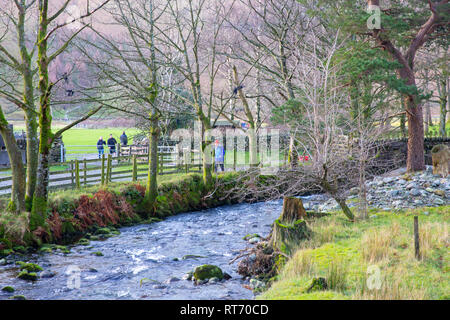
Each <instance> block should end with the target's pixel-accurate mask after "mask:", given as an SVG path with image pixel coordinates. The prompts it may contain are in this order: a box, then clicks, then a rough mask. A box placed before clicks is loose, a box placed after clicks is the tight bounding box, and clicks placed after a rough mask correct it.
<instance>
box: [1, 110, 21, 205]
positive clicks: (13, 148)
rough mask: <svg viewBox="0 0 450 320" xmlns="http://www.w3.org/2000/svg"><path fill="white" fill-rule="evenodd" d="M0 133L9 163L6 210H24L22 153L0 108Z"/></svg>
mask: <svg viewBox="0 0 450 320" xmlns="http://www.w3.org/2000/svg"><path fill="white" fill-rule="evenodd" d="M0 134H1V135H2V137H3V141H4V142H5V147H6V150H7V151H8V156H9V162H10V163H11V175H12V185H11V202H10V203H9V205H8V210H10V211H12V212H18V213H20V212H24V211H25V169H24V166H23V162H22V153H21V151H20V149H19V148H18V147H17V142H16V139H15V137H14V132H13V130H12V129H11V128H9V127H8V122H7V121H6V119H5V117H4V114H3V111H2V110H1V109H0Z"/></svg>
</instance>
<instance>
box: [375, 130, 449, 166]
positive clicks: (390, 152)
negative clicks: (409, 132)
mask: <svg viewBox="0 0 450 320" xmlns="http://www.w3.org/2000/svg"><path fill="white" fill-rule="evenodd" d="M383 142H384V145H383V148H382V149H381V150H380V156H379V157H378V159H377V161H379V163H380V166H383V165H386V166H389V167H390V169H397V168H400V167H404V166H406V156H407V150H408V139H395V140H387V141H383ZM438 144H445V145H447V146H449V147H450V138H442V137H436V138H425V141H424V149H425V163H426V164H427V165H432V161H431V149H433V147H434V146H435V145H438Z"/></svg>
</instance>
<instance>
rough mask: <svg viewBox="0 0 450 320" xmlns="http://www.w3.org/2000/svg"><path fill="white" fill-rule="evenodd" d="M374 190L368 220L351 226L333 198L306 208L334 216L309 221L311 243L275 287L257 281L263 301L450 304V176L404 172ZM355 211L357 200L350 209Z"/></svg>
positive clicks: (371, 186) (376, 182)
mask: <svg viewBox="0 0 450 320" xmlns="http://www.w3.org/2000/svg"><path fill="white" fill-rule="evenodd" d="M367 188H368V190H367V191H368V200H369V219H364V220H356V221H355V222H349V221H348V220H346V219H344V218H343V217H342V214H341V213H340V210H339V209H338V206H337V204H336V203H334V200H332V199H329V200H327V201H324V202H322V203H321V204H315V205H314V204H313V205H312V206H311V204H309V203H306V204H305V207H306V208H308V209H310V208H312V209H315V210H318V211H325V212H329V213H331V215H328V216H324V217H322V218H320V219H316V220H312V221H308V226H309V227H310V228H311V230H312V237H311V238H310V239H306V240H304V241H301V242H300V243H299V244H298V248H297V250H296V251H295V253H294V254H293V255H292V256H291V257H290V259H289V260H288V261H287V263H286V264H285V265H284V266H283V268H281V271H280V272H279V274H278V275H277V276H276V277H275V278H274V279H272V281H271V282H270V283H268V284H264V283H261V282H256V281H254V286H255V287H256V289H257V290H258V291H260V292H262V294H261V295H260V296H258V299H276V300H278V299H282V300H293V299H295V300H310V299H320V300H322V299H333V300H335V299H339V300H340V299H369V300H374V299H375V300H376V299H380V300H408V299H414V300H416V299H420V300H430V299H444V300H448V299H450V297H449V295H448V293H449V292H450V276H449V272H448V271H449V265H450V253H449V250H448V247H449V245H450V242H449V241H450V238H449V235H448V226H449V222H450V177H447V178H441V177H439V176H434V175H433V174H432V171H431V168H430V167H428V168H427V170H426V171H424V172H418V173H414V174H406V173H405V172H404V170H402V169H399V170H396V171H394V172H390V173H388V174H386V175H383V176H380V177H376V178H375V179H373V180H372V181H368V182H367ZM357 191H358V190H357V189H356V188H355V189H352V190H350V194H352V193H353V194H355V193H357ZM356 205H357V196H356V195H353V196H350V201H349V206H351V207H353V208H356ZM414 216H418V221H419V248H420V258H419V259H418V258H417V257H416V256H415V245H414V232H413V230H414V220H413V218H414Z"/></svg>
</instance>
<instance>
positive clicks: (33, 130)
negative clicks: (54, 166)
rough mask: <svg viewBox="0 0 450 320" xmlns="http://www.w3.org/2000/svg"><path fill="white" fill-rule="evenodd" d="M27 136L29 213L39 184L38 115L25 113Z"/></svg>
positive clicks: (27, 201) (27, 198)
mask: <svg viewBox="0 0 450 320" xmlns="http://www.w3.org/2000/svg"><path fill="white" fill-rule="evenodd" d="M25 122H26V134H27V184H26V195H25V202H26V206H27V211H31V206H32V201H33V195H34V191H35V190H36V182H37V167H38V157H39V140H38V130H37V121H36V115H35V114H34V113H33V112H31V111H29V112H26V113H25Z"/></svg>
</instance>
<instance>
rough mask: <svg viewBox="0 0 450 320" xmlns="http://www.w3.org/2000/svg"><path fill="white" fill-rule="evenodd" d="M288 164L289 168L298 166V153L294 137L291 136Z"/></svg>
mask: <svg viewBox="0 0 450 320" xmlns="http://www.w3.org/2000/svg"><path fill="white" fill-rule="evenodd" d="M288 162H289V165H290V166H291V168H295V167H297V166H298V152H297V147H296V145H295V137H294V136H293V134H291V136H290V138H289V155H288Z"/></svg>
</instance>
